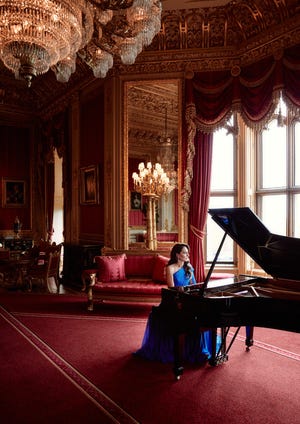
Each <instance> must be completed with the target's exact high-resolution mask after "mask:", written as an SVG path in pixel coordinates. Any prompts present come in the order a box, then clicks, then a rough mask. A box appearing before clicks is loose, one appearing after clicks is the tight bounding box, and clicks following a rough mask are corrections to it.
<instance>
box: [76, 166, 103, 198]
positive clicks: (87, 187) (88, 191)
mask: <svg viewBox="0 0 300 424" xmlns="http://www.w3.org/2000/svg"><path fill="white" fill-rule="evenodd" d="M98 203H99V173H98V167H97V166H96V165H90V166H86V167H83V168H80V204H81V205H97V204H98Z"/></svg>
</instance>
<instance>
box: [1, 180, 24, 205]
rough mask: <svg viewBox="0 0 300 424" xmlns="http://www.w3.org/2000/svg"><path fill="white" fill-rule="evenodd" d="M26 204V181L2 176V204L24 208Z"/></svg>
mask: <svg viewBox="0 0 300 424" xmlns="http://www.w3.org/2000/svg"><path fill="white" fill-rule="evenodd" d="M25 205H26V182H25V181H24V180H14V179H11V178H2V206H3V207H4V208H22V207H24V206H25Z"/></svg>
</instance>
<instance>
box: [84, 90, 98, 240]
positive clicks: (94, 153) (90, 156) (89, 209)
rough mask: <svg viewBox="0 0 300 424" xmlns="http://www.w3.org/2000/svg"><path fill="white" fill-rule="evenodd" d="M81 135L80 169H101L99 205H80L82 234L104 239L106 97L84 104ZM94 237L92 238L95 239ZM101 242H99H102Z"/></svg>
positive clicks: (96, 98)
mask: <svg viewBox="0 0 300 424" xmlns="http://www.w3.org/2000/svg"><path fill="white" fill-rule="evenodd" d="M80 114H81V122H80V128H81V134H80V140H81V145H80V167H85V166H90V165H96V166H98V169H99V204H97V205H80V233H81V234H83V235H84V237H86V236H87V235H88V234H91V235H93V236H94V235H95V234H98V235H100V236H101V237H102V238H103V237H104V205H103V193H104V183H103V180H104V178H103V176H104V171H103V166H104V162H103V156H104V95H103V93H102V92H101V93H99V95H98V96H97V97H95V98H93V99H90V100H89V101H88V102H85V103H83V104H82V108H81V112H80ZM93 238H94V237H92V239H93ZM100 241H101V240H99V242H100Z"/></svg>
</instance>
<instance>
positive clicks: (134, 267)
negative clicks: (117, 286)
mask: <svg viewBox="0 0 300 424" xmlns="http://www.w3.org/2000/svg"><path fill="white" fill-rule="evenodd" d="M154 263H155V256H154V255H127V259H126V261H125V274H126V277H127V278H133V277H143V278H149V279H151V277H152V271H153V266H154Z"/></svg>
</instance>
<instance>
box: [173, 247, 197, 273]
mask: <svg viewBox="0 0 300 424" xmlns="http://www.w3.org/2000/svg"><path fill="white" fill-rule="evenodd" d="M184 247H186V248H187V250H188V251H190V246H189V245H188V244H186V243H176V244H174V246H173V247H172V250H171V253H170V259H169V262H168V266H169V265H172V264H176V263H177V255H179V253H180V252H181V251H182V249H183V248H184ZM183 269H184V271H185V273H186V274H187V275H188V276H191V273H192V272H191V264H190V263H189V262H188V261H185V262H184V264H183Z"/></svg>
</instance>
